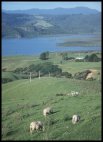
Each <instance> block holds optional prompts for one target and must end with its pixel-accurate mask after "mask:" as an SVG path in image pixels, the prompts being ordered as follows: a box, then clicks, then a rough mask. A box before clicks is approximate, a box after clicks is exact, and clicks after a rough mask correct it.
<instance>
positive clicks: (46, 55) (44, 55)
mask: <svg viewBox="0 0 103 142" xmlns="http://www.w3.org/2000/svg"><path fill="white" fill-rule="evenodd" d="M40 59H41V60H47V59H49V52H48V51H47V52H43V53H41V54H40Z"/></svg>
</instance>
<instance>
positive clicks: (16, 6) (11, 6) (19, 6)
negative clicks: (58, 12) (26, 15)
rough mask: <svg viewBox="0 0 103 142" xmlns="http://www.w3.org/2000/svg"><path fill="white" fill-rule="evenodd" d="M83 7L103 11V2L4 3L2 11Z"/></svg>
mask: <svg viewBox="0 0 103 142" xmlns="http://www.w3.org/2000/svg"><path fill="white" fill-rule="evenodd" d="M81 6H83V7H88V8H91V9H96V10H98V11H101V2H29V1H28V2H24V1H23V2H2V9H5V10H24V9H32V8H39V9H53V8H57V7H62V8H74V7H81Z"/></svg>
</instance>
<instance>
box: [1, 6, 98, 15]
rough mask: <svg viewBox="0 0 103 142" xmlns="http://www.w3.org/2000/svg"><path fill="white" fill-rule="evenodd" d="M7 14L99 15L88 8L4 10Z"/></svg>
mask: <svg viewBox="0 0 103 142" xmlns="http://www.w3.org/2000/svg"><path fill="white" fill-rule="evenodd" d="M3 12H5V13H18V14H21V13H22V14H36V15H39V14H42V15H45V14H50V15H64V14H66V15H67V14H97V13H99V12H98V11H97V10H95V9H90V8H87V7H75V8H55V9H28V10H3Z"/></svg>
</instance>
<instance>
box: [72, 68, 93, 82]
mask: <svg viewBox="0 0 103 142" xmlns="http://www.w3.org/2000/svg"><path fill="white" fill-rule="evenodd" d="M88 73H91V71H90V70H86V71H83V72H78V73H75V74H74V78H75V79H80V80H85V79H86V77H87V75H88Z"/></svg>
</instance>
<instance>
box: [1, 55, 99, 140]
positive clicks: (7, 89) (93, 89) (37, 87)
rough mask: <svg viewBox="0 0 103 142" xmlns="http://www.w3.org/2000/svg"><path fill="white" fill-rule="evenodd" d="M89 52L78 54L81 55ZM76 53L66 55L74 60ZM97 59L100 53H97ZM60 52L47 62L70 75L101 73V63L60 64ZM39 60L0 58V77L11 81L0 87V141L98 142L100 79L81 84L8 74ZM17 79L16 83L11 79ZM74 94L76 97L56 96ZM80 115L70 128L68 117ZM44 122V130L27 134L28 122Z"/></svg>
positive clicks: (65, 79) (80, 82) (70, 80)
mask: <svg viewBox="0 0 103 142" xmlns="http://www.w3.org/2000/svg"><path fill="white" fill-rule="evenodd" d="M87 54H91V53H80V55H81V56H85V55H87ZM78 55H79V54H78V53H68V57H71V56H72V57H77V56H78ZM98 56H100V54H99V53H98ZM61 60H62V57H61V55H60V53H51V54H50V58H49V60H48V61H51V62H53V63H54V64H56V65H58V66H59V67H60V68H62V69H63V71H68V72H70V73H72V74H74V73H76V72H79V71H83V70H85V69H96V70H98V71H99V72H100V71H101V62H74V61H72V62H70V61H63V62H62V64H61V63H60V61H61ZM43 62H47V61H42V60H40V59H39V56H36V57H35V56H14V57H2V68H6V69H7V72H2V77H9V78H12V79H13V80H14V81H12V82H8V83H5V84H2V140H101V79H100V78H101V76H100V75H99V80H98V79H96V80H93V81H85V80H76V79H69V78H63V77H62V78H56V77H41V78H40V79H39V78H34V79H32V80H31V82H30V81H29V78H28V79H21V78H20V76H18V75H17V74H14V73H12V72H10V71H12V70H14V69H16V68H18V67H26V66H29V65H30V64H38V63H43ZM15 77H18V78H19V80H15ZM71 91H78V92H79V93H80V94H79V95H78V96H75V97H73V96H56V94H57V93H63V94H67V93H70V92H71ZM48 106H50V107H52V108H53V111H54V113H53V114H51V115H48V116H47V118H44V116H43V109H44V108H45V107H48ZM74 114H78V115H80V121H79V122H78V123H77V124H75V125H73V124H72V115H74ZM35 120H40V121H42V122H43V123H44V126H45V131H44V132H43V131H38V132H36V131H35V132H34V133H33V134H32V135H30V131H29V126H30V123H31V122H32V121H35Z"/></svg>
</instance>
